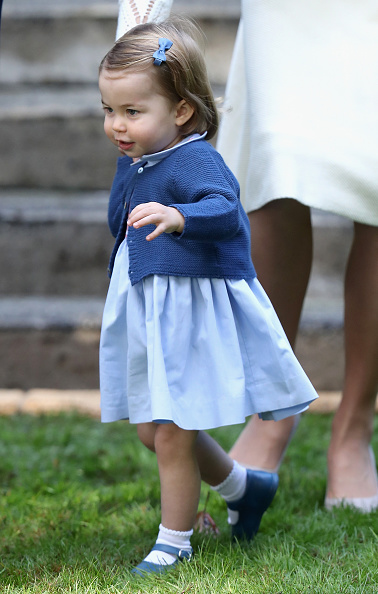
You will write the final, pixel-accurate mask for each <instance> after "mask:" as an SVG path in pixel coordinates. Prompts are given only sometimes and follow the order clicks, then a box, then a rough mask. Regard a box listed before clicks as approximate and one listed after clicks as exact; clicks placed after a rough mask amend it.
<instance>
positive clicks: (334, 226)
mask: <svg viewBox="0 0 378 594" xmlns="http://www.w3.org/2000/svg"><path fill="white" fill-rule="evenodd" d="M108 195H109V191H96V192H95V191H93V192H78V191H72V192H62V191H57V190H55V191H52V190H44V191H42V190H39V191H37V190H15V189H13V190H12V189H11V190H4V189H3V190H1V191H0V270H3V271H6V274H5V272H4V274H2V275H0V294H2V295H3V296H5V295H8V296H9V295H20V296H32V295H46V296H47V295H50V296H54V295H60V296H83V295H85V296H103V295H104V294H106V290H107V286H108V279H107V274H106V269H107V265H108V261H109V256H110V253H111V250H112V247H113V238H112V237H111V235H110V232H109V229H108V225H107V202H108ZM312 219H313V225H314V264H313V270H312V275H311V281H310V286H309V291H308V296H309V297H308V300H309V310H310V309H311V307H312V306H311V303H312V301H314V302H315V306H314V307H315V309H316V307H317V305H316V304H317V303H318V302H319V300H321V299H326V300H329V299H336V300H338V299H342V295H343V276H344V270H345V265H346V258H347V254H348V250H349V245H350V242H351V239H352V234H353V230H352V226H351V224H350V223H349V222H348V221H346V220H345V219H342V218H341V217H336V216H334V215H330V214H327V213H321V212H320V211H313V213H312ZM10 246H12V249H10ZM314 315H315V314H314Z"/></svg>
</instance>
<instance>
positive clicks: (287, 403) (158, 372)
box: [100, 149, 317, 430]
mask: <svg viewBox="0 0 378 594" xmlns="http://www.w3.org/2000/svg"><path fill="white" fill-rule="evenodd" d="M171 150H172V149H171ZM169 152H170V151H165V152H164V154H163V153H160V154H161V155H163V158H164V155H165V154H168V153H169ZM154 157H155V158H153V159H151V166H152V165H154V164H156V163H157V162H158V161H159V159H156V156H154ZM128 268H129V264H128V249H127V238H125V240H124V241H123V243H122V244H121V246H120V247H119V249H118V252H117V255H116V259H115V263H114V269H113V273H112V277H111V280H110V286H109V291H108V295H107V299H106V303H105V308H104V314H103V321H102V329H101V341H100V390H101V420H102V421H103V422H105V423H107V422H112V421H117V420H120V419H129V420H130V422H131V423H147V422H151V421H155V422H161V421H165V422H166V421H172V422H174V423H175V424H176V425H178V426H179V427H181V428H183V429H187V430H190V429H211V428H214V427H221V426H224V425H234V424H238V423H243V422H244V421H245V419H246V417H248V416H249V415H252V414H254V413H258V414H259V415H260V416H261V417H262V418H263V419H266V420H270V419H274V420H279V419H282V418H285V417H287V416H291V415H293V414H297V413H299V412H302V411H304V410H306V409H307V408H308V405H309V404H310V403H311V402H312V401H313V400H315V399H316V398H317V394H316V392H315V390H314V388H313V386H312V384H311V383H310V381H309V379H308V378H307V376H306V374H305V373H304V371H303V369H302V367H301V366H300V364H299V362H298V360H297V358H296V357H295V355H294V353H293V351H292V349H291V347H290V344H289V342H288V340H287V338H286V336H285V333H284V331H283V329H282V326H281V324H280V322H279V320H278V317H277V315H276V313H275V311H274V309H273V307H272V305H271V303H270V301H269V299H268V297H267V295H266V293H265V292H264V290H263V288H262V286H261V285H260V283H259V281H258V280H257V279H256V278H255V279H253V280H250V281H247V280H231V279H216V278H196V277H178V276H177V277H176V276H165V275H151V276H147V277H146V278H144V279H143V280H142V281H140V282H139V283H136V284H135V285H131V283H130V280H129V276H128Z"/></svg>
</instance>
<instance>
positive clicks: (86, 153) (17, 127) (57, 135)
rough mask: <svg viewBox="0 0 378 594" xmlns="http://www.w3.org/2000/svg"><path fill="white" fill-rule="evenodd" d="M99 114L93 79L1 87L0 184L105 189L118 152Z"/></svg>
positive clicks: (218, 92) (217, 89) (216, 89)
mask: <svg viewBox="0 0 378 594" xmlns="http://www.w3.org/2000/svg"><path fill="white" fill-rule="evenodd" d="M213 88H214V92H215V94H216V96H217V97H218V96H221V95H223V93H224V88H223V87H218V86H213ZM103 119H104V116H103V113H102V110H101V104H100V94H99V91H98V88H97V86H94V85H70V86H68V87H65V86H64V87H57V86H43V87H39V86H32V87H28V86H21V87H20V86H17V85H16V86H14V87H12V88H11V89H4V88H3V89H2V90H1V89H0V128H1V136H0V188H1V187H3V188H4V187H5V188H7V187H8V188H9V187H15V188H17V187H18V188H20V187H21V188H22V187H24V188H60V189H65V190H70V189H72V188H75V189H81V190H88V189H93V190H99V189H109V187H110V185H111V182H112V179H113V175H114V171H115V167H116V159H117V158H118V156H119V153H118V150H117V149H116V147H115V146H113V145H112V144H111V143H110V142H109V140H108V139H107V138H106V136H105V134H104V129H103Z"/></svg>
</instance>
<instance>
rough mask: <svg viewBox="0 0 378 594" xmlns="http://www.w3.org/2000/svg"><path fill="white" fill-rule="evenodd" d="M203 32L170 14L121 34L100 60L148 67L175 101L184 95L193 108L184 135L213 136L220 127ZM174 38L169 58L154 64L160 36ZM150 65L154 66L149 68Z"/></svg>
mask: <svg viewBox="0 0 378 594" xmlns="http://www.w3.org/2000/svg"><path fill="white" fill-rule="evenodd" d="M200 35H201V32H200V30H199V29H198V27H197V26H196V25H195V24H194V23H193V22H192V21H190V20H188V19H183V18H178V17H175V18H170V19H167V20H166V21H163V22H162V23H146V24H143V25H137V26H136V27H134V28H133V29H130V31H128V32H127V33H125V35H123V36H122V37H120V38H119V39H118V40H117V41H116V43H115V44H114V46H113V47H112V48H111V50H110V51H109V52H108V53H107V54H106V56H105V57H104V58H103V60H102V61H101V64H100V73H101V72H102V70H126V69H128V68H132V69H133V70H147V69H148V70H149V71H150V72H152V74H153V76H154V77H156V81H157V84H158V85H159V86H160V88H161V92H162V94H163V95H164V96H165V97H167V98H168V99H169V100H170V101H172V103H177V102H178V101H180V100H181V99H184V100H185V101H186V102H187V103H188V104H189V105H191V107H193V109H194V113H193V115H192V117H191V118H190V119H189V120H188V121H187V122H186V123H185V124H184V125H183V126H182V127H181V132H182V135H183V136H187V135H188V134H193V133H194V132H198V133H199V134H203V133H204V132H207V136H206V138H207V139H210V138H212V137H213V136H214V135H215V133H216V131H217V129H218V112H217V108H216V105H215V101H214V96H213V92H212V90H211V86H210V82H209V77H208V74H207V70H206V65H205V60H204V58H203V51H202V50H201V47H200V39H199V37H200ZM160 37H166V38H168V39H170V40H171V41H172V42H173V45H172V47H171V48H170V49H169V50H168V51H167V52H166V53H165V56H166V61H165V62H162V64H161V65H160V66H155V65H154V64H153V61H154V58H153V53H154V52H155V51H156V50H157V49H158V48H159V38H160ZM150 69H151V70H150Z"/></svg>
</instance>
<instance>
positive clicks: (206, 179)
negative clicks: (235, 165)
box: [171, 147, 242, 241]
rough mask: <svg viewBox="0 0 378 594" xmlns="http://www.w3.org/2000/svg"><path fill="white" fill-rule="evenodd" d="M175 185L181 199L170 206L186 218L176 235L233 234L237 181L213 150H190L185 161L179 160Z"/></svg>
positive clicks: (218, 237) (237, 212)
mask: <svg viewBox="0 0 378 594" xmlns="http://www.w3.org/2000/svg"><path fill="white" fill-rule="evenodd" d="M196 148H197V147H196ZM193 172H194V173H193ZM174 186H175V194H176V196H178V197H179V199H180V201H177V202H176V203H174V204H171V206H172V207H174V208H176V209H177V210H178V211H179V212H181V214H182V215H183V216H184V218H185V225H184V229H183V231H182V233H181V234H177V235H176V237H177V238H179V239H181V238H183V239H196V240H201V241H222V240H227V239H231V238H232V237H233V236H234V235H236V233H237V232H238V230H239V227H240V224H241V220H240V209H241V208H242V207H241V204H240V197H239V184H238V182H237V181H236V179H235V177H234V176H233V174H232V173H231V171H230V170H229V169H228V168H227V167H226V165H225V164H224V162H223V159H222V158H221V156H220V155H219V154H218V153H216V151H215V150H213V149H212V152H210V153H209V152H208V151H206V152H205V154H203V153H202V151H198V150H196V151H193V155H191V159H190V160H188V161H187V162H186V164H183V163H180V166H179V168H178V170H177V172H176V175H175V176H174Z"/></svg>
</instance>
